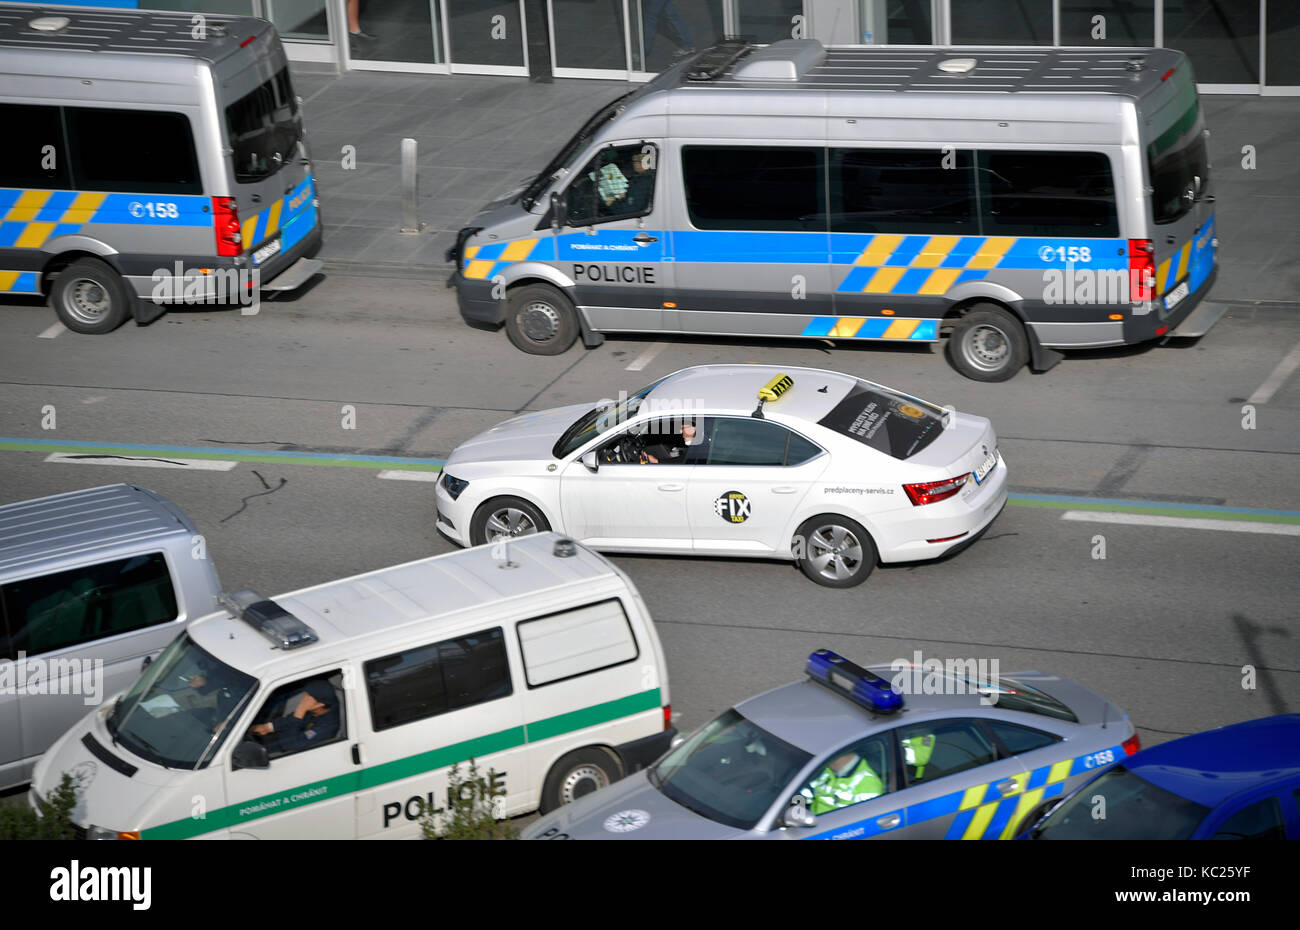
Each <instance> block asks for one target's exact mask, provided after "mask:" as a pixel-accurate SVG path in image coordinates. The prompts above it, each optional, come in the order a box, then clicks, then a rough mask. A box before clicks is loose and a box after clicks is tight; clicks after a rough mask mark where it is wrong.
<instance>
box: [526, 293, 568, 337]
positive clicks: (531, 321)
mask: <svg viewBox="0 0 1300 930" xmlns="http://www.w3.org/2000/svg"><path fill="white" fill-rule="evenodd" d="M519 328H520V329H521V330H523V332H524V335H525V336H527V337H528V338H529V339H531V340H533V342H547V341H549V340H551V339H554V338H555V334H556V333H557V332H559V329H560V314H559V312H558V311H557V310H556V309H555V308H554V307H552V306H551V305H550V304H546V303H542V302H540V301H536V302H534V303H531V304H529V305H528V306H526V307H524V309H523V310H521V311H520V312H519Z"/></svg>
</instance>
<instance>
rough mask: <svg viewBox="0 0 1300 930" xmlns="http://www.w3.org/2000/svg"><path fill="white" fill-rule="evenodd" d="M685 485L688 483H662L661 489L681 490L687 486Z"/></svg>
mask: <svg viewBox="0 0 1300 930" xmlns="http://www.w3.org/2000/svg"><path fill="white" fill-rule="evenodd" d="M685 487H686V485H684V484H661V485H659V490H661V491H680V490H682V489H683V488H685Z"/></svg>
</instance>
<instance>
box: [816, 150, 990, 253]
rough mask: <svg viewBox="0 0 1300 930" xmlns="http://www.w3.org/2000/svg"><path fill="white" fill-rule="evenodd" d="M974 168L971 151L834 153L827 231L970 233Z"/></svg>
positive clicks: (974, 230) (974, 225)
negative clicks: (828, 229) (828, 226)
mask: <svg viewBox="0 0 1300 930" xmlns="http://www.w3.org/2000/svg"><path fill="white" fill-rule="evenodd" d="M972 167H973V160H972V158H971V153H970V152H958V151H942V150H940V149H933V150H921V149H834V150H832V152H831V170H830V181H831V230H832V231H833V232H857V233H861V232H865V233H922V234H924V233H947V234H949V235H954V236H960V235H974V234H975V233H977V232H979V226H978V222H977V217H976V215H975V177H974V173H973V171H972Z"/></svg>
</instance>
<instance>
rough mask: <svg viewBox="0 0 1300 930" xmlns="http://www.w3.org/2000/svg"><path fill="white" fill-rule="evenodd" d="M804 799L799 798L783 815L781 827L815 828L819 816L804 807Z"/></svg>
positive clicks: (792, 802)
mask: <svg viewBox="0 0 1300 930" xmlns="http://www.w3.org/2000/svg"><path fill="white" fill-rule="evenodd" d="M802 802H803V798H802V797H797V799H796V800H792V801H791V802H790V806H789V807H787V808H786V809H785V811H784V812H782V814H781V819H780V825H781V826H783V827H814V826H816V825H817V815H816V814H814V813H813V812H812V811H810V810H808V808H807V807H805V806H804V805H803V803H802Z"/></svg>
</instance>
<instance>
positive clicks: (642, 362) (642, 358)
mask: <svg viewBox="0 0 1300 930" xmlns="http://www.w3.org/2000/svg"><path fill="white" fill-rule="evenodd" d="M666 348H668V343H666V342H652V343H650V345H648V346H646V347H645V351H644V352H642V353H641V354H640V355H638V356H637V357H636V358H635V359H634V360H633V361H632V364H631V365H628V366H627V368H625V369H623V370H624V371H640V370H641V369H642V368H644V367H645V366H647V365H649V364H650V363H651V362H653V361H654V360H655V359H656V358H658V357H659V353H660V352H662V351H663V350H664V349H666Z"/></svg>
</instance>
